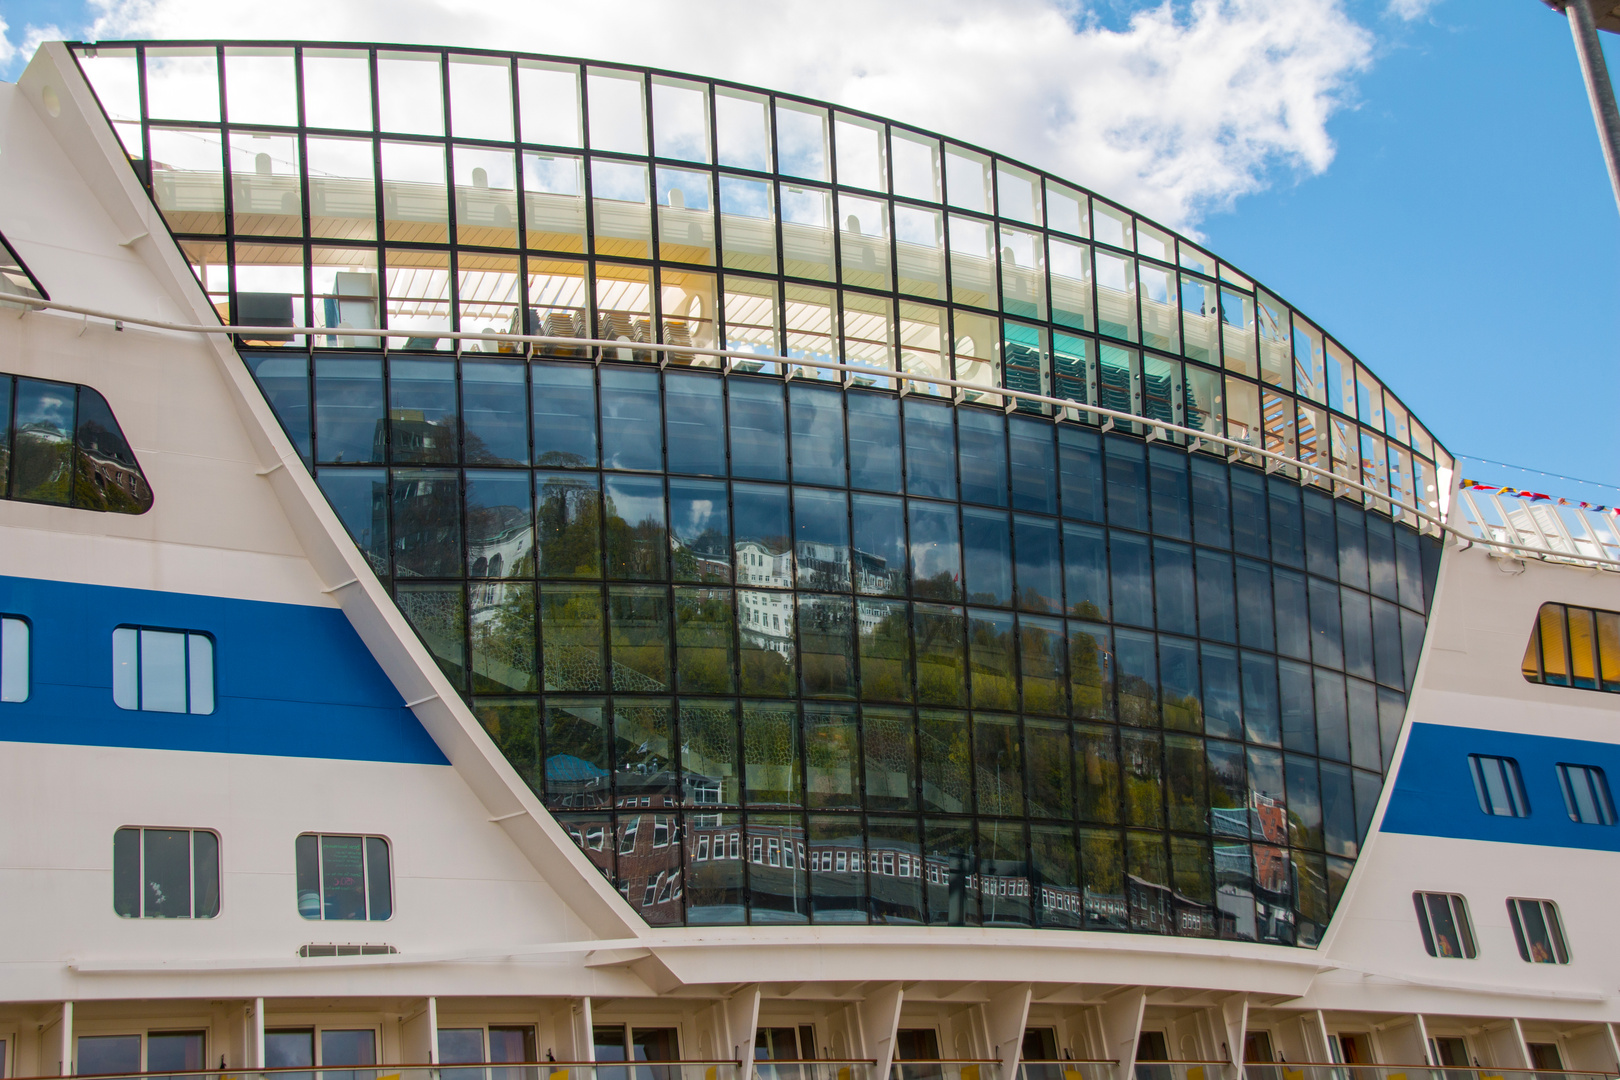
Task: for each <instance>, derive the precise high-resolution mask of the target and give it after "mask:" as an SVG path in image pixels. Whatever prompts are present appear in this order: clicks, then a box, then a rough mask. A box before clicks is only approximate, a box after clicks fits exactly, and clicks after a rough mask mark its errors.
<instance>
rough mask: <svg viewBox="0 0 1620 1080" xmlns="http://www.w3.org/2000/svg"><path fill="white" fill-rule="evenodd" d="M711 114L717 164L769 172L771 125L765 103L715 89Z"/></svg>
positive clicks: (727, 89) (740, 93)
mask: <svg viewBox="0 0 1620 1080" xmlns="http://www.w3.org/2000/svg"><path fill="white" fill-rule="evenodd" d="M714 111H715V118H716V124H717V129H716V140H715V141H716V142H717V143H718V144H719V148H720V164H721V165H725V166H729V167H733V168H738V169H752V170H754V171H755V172H769V171H770V170H771V125H770V118H769V115H768V113H767V109H766V99H765V98H764V97H763V96H762V95H759V94H750V93H748V92H747V91H743V90H734V89H732V88H730V87H724V86H722V87H716V88H715V94H714Z"/></svg>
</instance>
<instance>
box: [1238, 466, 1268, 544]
mask: <svg viewBox="0 0 1620 1080" xmlns="http://www.w3.org/2000/svg"><path fill="white" fill-rule="evenodd" d="M1232 547H1233V548H1234V549H1236V550H1237V552H1238V553H1239V554H1242V555H1252V556H1254V557H1255V558H1257V559H1264V558H1267V557H1268V556H1269V555H1270V554H1271V529H1270V525H1269V523H1268V518H1267V514H1266V478H1265V475H1264V474H1262V473H1258V472H1256V471H1254V470H1253V469H1249V468H1245V467H1243V466H1241V465H1238V466H1233V468H1232Z"/></svg>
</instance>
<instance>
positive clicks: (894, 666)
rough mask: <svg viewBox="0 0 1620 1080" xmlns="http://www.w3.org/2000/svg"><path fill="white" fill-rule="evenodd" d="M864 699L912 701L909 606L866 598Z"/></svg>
mask: <svg viewBox="0 0 1620 1080" xmlns="http://www.w3.org/2000/svg"><path fill="white" fill-rule="evenodd" d="M858 612H859V615H860V654H861V700H863V701H910V700H911V638H910V634H909V632H908V629H909V628H908V627H907V625H906V624H907V620H906V605H905V604H903V603H884V602H881V601H872V600H862V601H860V602H859V604H858Z"/></svg>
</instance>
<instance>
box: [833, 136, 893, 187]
mask: <svg viewBox="0 0 1620 1080" xmlns="http://www.w3.org/2000/svg"><path fill="white" fill-rule="evenodd" d="M833 138H834V139H835V140H836V143H837V147H838V182H839V184H841V185H843V186H845V187H858V188H868V189H870V190H872V191H887V190H888V187H889V184H888V177H886V176H884V175H883V171H884V170H883V132H882V130H881V129H878V128H873V127H870V126H868V125H867V124H865V123H863V122H860V121H855V120H846V119H843V118H840V119H839V120H838V121H837V122H836V123H835V124H834V125H833Z"/></svg>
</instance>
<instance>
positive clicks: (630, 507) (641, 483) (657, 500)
mask: <svg viewBox="0 0 1620 1080" xmlns="http://www.w3.org/2000/svg"><path fill="white" fill-rule="evenodd" d="M607 497H608V498H609V499H610V500H611V501H612V503H613V511H614V513H616V514H617V515H618V516H619V517H620V518H622V519H623V520H624V521H626V522H628V523H630V524H631V525H639V524H641V523H642V522H644V521H651V522H654V523H655V524H662V523H663V521H664V485H663V483H662V482H661V481H659V480H653V479H642V478H639V477H635V478H632V477H609V478H608V481H607Z"/></svg>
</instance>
